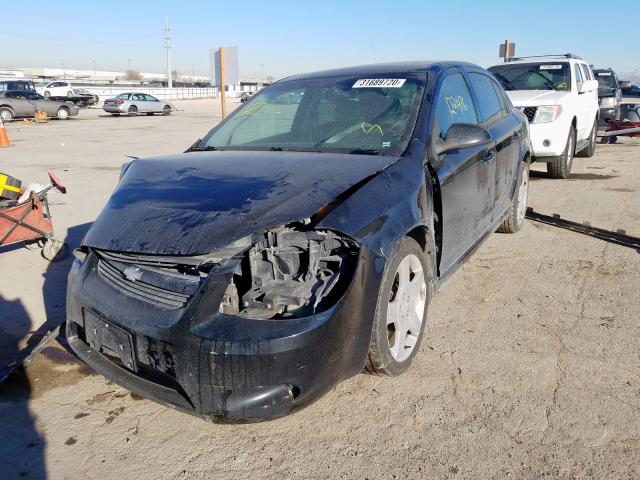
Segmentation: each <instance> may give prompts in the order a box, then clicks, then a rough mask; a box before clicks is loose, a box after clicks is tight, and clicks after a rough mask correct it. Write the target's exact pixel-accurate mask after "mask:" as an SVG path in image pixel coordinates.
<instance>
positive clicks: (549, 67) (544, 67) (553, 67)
mask: <svg viewBox="0 0 640 480" xmlns="http://www.w3.org/2000/svg"><path fill="white" fill-rule="evenodd" d="M540 70H562V65H540Z"/></svg>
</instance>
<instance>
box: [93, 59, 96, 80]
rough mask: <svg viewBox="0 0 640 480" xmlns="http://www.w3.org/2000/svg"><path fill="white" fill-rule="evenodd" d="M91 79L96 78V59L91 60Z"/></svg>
mask: <svg viewBox="0 0 640 480" xmlns="http://www.w3.org/2000/svg"><path fill="white" fill-rule="evenodd" d="M93 80H94V81H95V80H96V61H95V60H94V61H93Z"/></svg>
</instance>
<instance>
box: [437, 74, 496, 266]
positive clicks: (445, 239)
mask: <svg viewBox="0 0 640 480" xmlns="http://www.w3.org/2000/svg"><path fill="white" fill-rule="evenodd" d="M434 98H435V101H434V104H433V105H434V106H433V108H432V114H431V120H430V121H431V127H430V131H431V132H432V144H433V143H434V142H437V141H439V139H438V137H439V138H440V139H444V138H445V137H446V133H447V131H448V129H449V127H451V125H453V124H456V123H462V124H473V125H478V123H479V122H478V114H477V113H476V107H475V104H474V101H473V98H472V96H471V92H470V90H469V87H468V84H467V82H466V80H465V78H464V76H463V73H462V70H460V69H458V68H455V69H449V70H447V71H446V72H445V73H443V74H442V75H441V77H440V78H439V79H438V83H437V85H436V89H435V92H434ZM430 163H431V166H432V168H433V170H435V173H436V175H437V177H438V182H439V184H440V192H441V196H442V219H441V222H442V253H441V256H440V273H441V275H444V274H446V272H448V271H449V270H451V269H452V267H454V266H455V265H456V263H457V262H458V261H459V260H460V259H461V258H462V257H463V256H464V255H465V254H466V253H467V252H468V251H469V250H471V248H473V246H474V245H475V244H476V243H477V242H478V241H479V240H480V239H481V238H482V236H483V235H484V234H485V233H486V232H487V231H488V229H489V228H490V227H491V224H492V220H491V209H492V206H493V202H494V194H495V148H494V146H493V144H489V145H487V144H485V145H481V146H473V147H468V148H464V149H458V150H453V151H450V152H447V153H444V154H440V155H433V156H432V157H431V158H430Z"/></svg>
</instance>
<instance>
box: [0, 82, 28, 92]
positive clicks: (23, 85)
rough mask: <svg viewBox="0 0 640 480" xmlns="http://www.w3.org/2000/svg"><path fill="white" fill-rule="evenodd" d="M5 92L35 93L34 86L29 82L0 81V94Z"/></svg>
mask: <svg viewBox="0 0 640 480" xmlns="http://www.w3.org/2000/svg"><path fill="white" fill-rule="evenodd" d="M6 90H26V91H31V92H35V91H36V86H35V84H34V83H33V82H32V81H31V80H0V92H4V91H6Z"/></svg>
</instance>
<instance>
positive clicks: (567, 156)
mask: <svg viewBox="0 0 640 480" xmlns="http://www.w3.org/2000/svg"><path fill="white" fill-rule="evenodd" d="M575 150H576V129H575V128H573V127H571V129H570V130H569V136H568V137H567V145H566V146H565V147H564V152H563V153H562V155H561V156H560V158H558V159H556V160H554V161H553V162H549V163H547V174H549V176H550V177H551V178H569V175H570V174H571V166H572V165H573V156H574V154H575Z"/></svg>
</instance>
